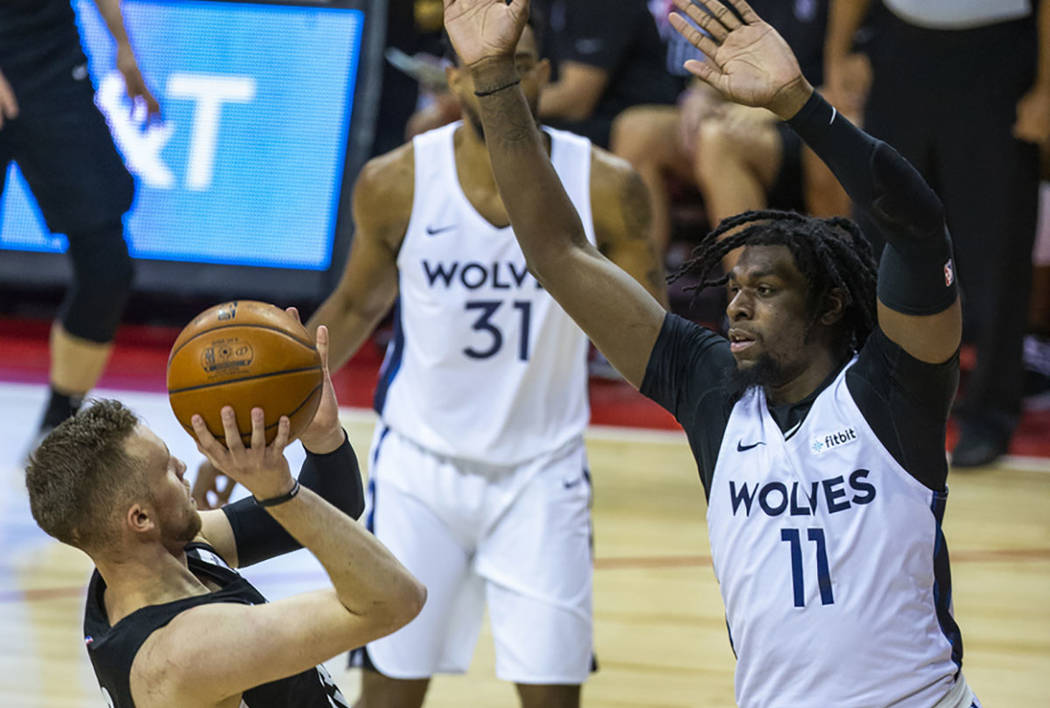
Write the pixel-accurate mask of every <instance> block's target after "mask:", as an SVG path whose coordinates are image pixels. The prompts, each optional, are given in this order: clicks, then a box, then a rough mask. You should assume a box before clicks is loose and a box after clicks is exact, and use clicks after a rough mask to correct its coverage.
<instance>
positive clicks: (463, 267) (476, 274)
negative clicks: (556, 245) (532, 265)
mask: <svg viewBox="0 0 1050 708" xmlns="http://www.w3.org/2000/svg"><path fill="white" fill-rule="evenodd" d="M422 265H423V273H424V274H425V275H426V277H427V283H428V284H429V285H430V287H432V288H435V287H439V286H444V287H445V288H446V289H447V288H451V287H452V286H453V285H457V284H458V285H462V286H463V287H464V288H466V289H467V290H477V289H478V288H482V287H485V286H486V285H487V286H489V287H491V288H492V289H494V290H511V289H514V288H517V289H523V288H525V287H532V288H534V289H536V290H542V289H543V287H542V286H541V285H540V284H539V281H537V280H536V279H535V278H534V277H532V275H531V274H530V273H529V269H528V268H527V267H526V266H525V264H524V263H521V264H518V263H514V262H513V261H506V262H504V263H492V264H486V263H479V262H477V261H467V262H466V263H460V262H459V261H451V262H441V261H438V262H436V263H431V262H430V261H428V260H427V259H425V258H424V259H423V261H422Z"/></svg>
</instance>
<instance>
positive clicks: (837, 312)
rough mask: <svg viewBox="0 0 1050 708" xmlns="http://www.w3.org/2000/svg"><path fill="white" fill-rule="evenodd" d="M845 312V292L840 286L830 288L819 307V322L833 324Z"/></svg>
mask: <svg viewBox="0 0 1050 708" xmlns="http://www.w3.org/2000/svg"><path fill="white" fill-rule="evenodd" d="M845 314H846V293H844V292H843V291H842V288H832V289H831V290H830V291H829V292H828V294H827V295H825V296H824V302H822V303H821V308H820V323H821V324H823V325H833V324H835V323H836V322H838V321H839V320H841V319H842V317H843V316H844V315H845Z"/></svg>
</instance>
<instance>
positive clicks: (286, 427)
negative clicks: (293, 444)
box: [270, 415, 292, 455]
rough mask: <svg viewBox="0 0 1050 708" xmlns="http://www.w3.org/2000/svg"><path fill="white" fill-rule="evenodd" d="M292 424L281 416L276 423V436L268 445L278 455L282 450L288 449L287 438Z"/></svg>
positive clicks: (286, 417)
mask: <svg viewBox="0 0 1050 708" xmlns="http://www.w3.org/2000/svg"><path fill="white" fill-rule="evenodd" d="M291 430H292V422H291V421H290V420H288V416H286V415H282V416H281V419H280V420H279V421H277V436H276V437H275V438H274V439H273V442H272V443H270V448H271V449H272V450H273V451H274V452H275V453H276V454H278V455H280V454H282V453H283V452H284V448H286V447H288V443H289V442H290V441H289V439H288V438H289V436H290V435H291Z"/></svg>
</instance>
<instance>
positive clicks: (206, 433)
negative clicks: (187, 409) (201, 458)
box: [190, 414, 224, 463]
mask: <svg viewBox="0 0 1050 708" xmlns="http://www.w3.org/2000/svg"><path fill="white" fill-rule="evenodd" d="M190 425H191V426H193V435H194V436H195V437H196V438H197V449H198V450H200V451H201V452H202V453H203V454H204V455H206V456H207V457H208V458H209V459H210V460H212V462H213V463H214V461H215V460H216V459H218V458H220V457H222V454H223V452H224V449H223V447H222V444H221V443H220V442H219V441H218V440H216V439H215V436H214V435H212V434H211V431H210V430H208V426H207V424H206V423H205V422H204V418H203V417H201V416H200V415H197V414H194V415H193V417H191V418H190Z"/></svg>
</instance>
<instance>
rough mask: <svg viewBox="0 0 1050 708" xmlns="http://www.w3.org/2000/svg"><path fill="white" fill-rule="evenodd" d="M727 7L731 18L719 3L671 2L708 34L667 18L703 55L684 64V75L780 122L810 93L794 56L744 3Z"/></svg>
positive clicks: (737, 0) (704, 0)
mask: <svg viewBox="0 0 1050 708" xmlns="http://www.w3.org/2000/svg"><path fill="white" fill-rule="evenodd" d="M727 2H728V3H729V4H730V5H732V7H733V8H734V9H735V10H736V14H734V13H733V11H732V10H730V9H729V8H728V7H726V5H724V4H722V3H721V2H718V0H695V2H694V1H693V0H674V4H675V6H676V7H677V8H678V9H679V10H681V11H682V12H683V13H685V14H686V15H688V16H689V18H690V19H691V20H692V21H693V22H694V23H695V24H696V25H697V26H699V27H701V28H702V29H703V30H704V32H707V34H706V35H705V34H704V33H703V32H700V31H698V30H697V29H696V27H694V26H693V25H692V24H690V23H689V22H688V21H687V20H686V19H685V18H684V17H682V16H681V15H680V14H678V13H676V12H674V13H671V24H672V25H673V26H674V28H675V29H676V30H677V31H678V33H679V34H681V35H682V36H683V37H685V38H686V39H687V40H689V42H690V43H692V44H693V46H695V47H696V48H697V49H699V50H700V51H702V52H703V53H704V54H705V55H707V61H697V60H695V59H690V60H689V61H687V62H686V63H685V68H686V70H688V71H689V72H690V73H692V74H695V75H696V76H698V77H699V78H700V79H701V80H703V81H705V82H707V83H708V84H710V85H711V86H713V87H714V88H715V89H717V90H718V91H719V92H720V93H721V94H722V95H723V96H725V97H726V98H727V99H728V100H730V101H735V102H736V103H742V104H744V105H746V106H761V107H763V108H768V109H769V110H771V111H773V112H774V113H776V114H777V115H778V116H780V117H781V118H784V119H787V118H790V117H792V116H793V115H795V113H797V112H798V110H799V109H800V108H802V106H803V105H804V104H805V103H806V100H808V98H809V96H810V94H811V93H812V92H813V87H812V86H810V85H809V82H807V81H806V78H805V77H804V76H803V75H802V70H801V69H799V66H798V60H797V59H796V58H795V54H794V52H792V51H791V47H789V46H788V44H787V42H785V41H784V39H783V37H781V36H780V35H779V34H777V31H776V30H775V29H773V28H772V27H771V26H769V24H767V23H766V22H763V21H762V18H761V17H759V16H758V15H757V14H756V13H755V11H754V10H752V9H751V6H750V5H748V4H747V3H746V2H744V0H727Z"/></svg>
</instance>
